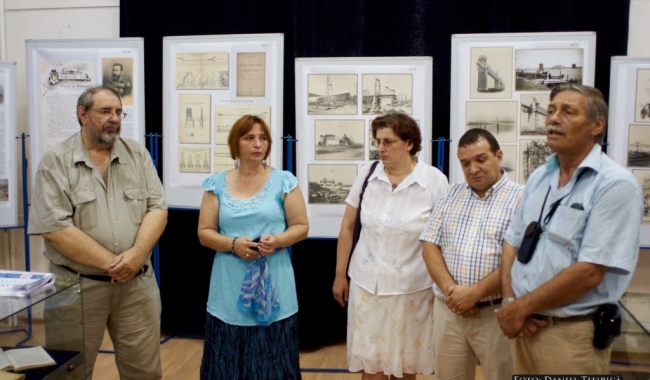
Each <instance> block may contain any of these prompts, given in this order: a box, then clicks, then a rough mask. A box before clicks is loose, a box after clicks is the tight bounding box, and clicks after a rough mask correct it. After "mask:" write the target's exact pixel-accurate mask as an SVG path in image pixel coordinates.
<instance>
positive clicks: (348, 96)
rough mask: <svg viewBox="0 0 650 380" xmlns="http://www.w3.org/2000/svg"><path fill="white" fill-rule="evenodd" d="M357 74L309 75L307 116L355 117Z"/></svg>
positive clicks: (356, 109)
mask: <svg viewBox="0 0 650 380" xmlns="http://www.w3.org/2000/svg"><path fill="white" fill-rule="evenodd" d="M358 80H359V79H358V76H357V74H310V75H308V76H307V93H308V98H309V99H308V100H307V102H308V104H307V114H308V115H356V114H357V113H358V105H357V104H358V101H357V98H358V96H357V92H358Z"/></svg>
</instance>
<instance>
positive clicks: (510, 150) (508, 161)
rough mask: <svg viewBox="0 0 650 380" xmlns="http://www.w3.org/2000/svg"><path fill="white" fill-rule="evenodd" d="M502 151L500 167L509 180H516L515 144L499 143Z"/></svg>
mask: <svg viewBox="0 0 650 380" xmlns="http://www.w3.org/2000/svg"><path fill="white" fill-rule="evenodd" d="M499 147H500V148H501V151H502V152H503V159H502V160H501V169H503V170H505V172H506V174H507V175H508V178H509V179H510V180H511V181H514V182H517V157H519V156H517V145H504V144H499Z"/></svg>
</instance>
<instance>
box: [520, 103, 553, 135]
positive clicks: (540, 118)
mask: <svg viewBox="0 0 650 380" xmlns="http://www.w3.org/2000/svg"><path fill="white" fill-rule="evenodd" d="M550 102H551V101H550V99H549V97H548V94H523V95H521V107H520V109H521V114H520V115H519V133H520V134H521V135H522V136H527V135H528V136H529V135H538V136H545V135H546V110H547V109H548V105H549V103H550Z"/></svg>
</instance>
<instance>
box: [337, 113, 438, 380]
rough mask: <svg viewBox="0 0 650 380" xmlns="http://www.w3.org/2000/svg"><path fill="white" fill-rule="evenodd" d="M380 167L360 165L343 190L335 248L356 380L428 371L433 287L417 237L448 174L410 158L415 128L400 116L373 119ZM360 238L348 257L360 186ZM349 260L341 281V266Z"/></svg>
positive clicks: (415, 148) (416, 146) (417, 138)
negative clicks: (358, 373)
mask: <svg viewBox="0 0 650 380" xmlns="http://www.w3.org/2000/svg"><path fill="white" fill-rule="evenodd" d="M372 136H373V138H375V140H376V142H377V148H378V150H379V155H380V157H381V162H380V163H378V164H377V166H376V168H375V169H374V171H373V172H372V174H370V176H369V177H368V173H369V171H370V167H371V165H366V166H365V167H364V168H363V169H362V170H361V173H360V174H359V176H358V177H357V179H356V180H355V182H354V185H353V186H352V189H350V193H349V195H348V198H347V199H346V203H347V206H346V209H345V214H344V216H343V222H342V224H341V232H340V233H339V240H338V246H337V260H336V278H335V280H334V285H333V287H332V291H333V293H334V298H335V299H336V300H337V301H338V302H339V303H340V304H341V306H345V303H346V302H349V305H348V333H347V351H348V364H349V366H350V371H360V370H363V371H364V372H363V376H362V379H388V378H389V376H392V377H400V378H404V379H415V374H416V373H424V374H429V373H432V372H433V369H434V368H433V363H434V360H433V338H432V336H431V335H432V331H433V329H432V327H433V326H432V325H433V299H434V295H433V290H432V285H433V282H432V281H431V278H430V277H429V274H428V273H427V269H426V266H425V265H424V261H423V260H422V244H421V243H420V242H419V241H418V238H419V236H420V233H421V232H422V230H423V229H424V226H425V224H426V222H427V220H428V218H429V215H430V214H431V210H432V209H433V206H434V204H435V202H436V201H437V200H438V198H439V197H440V195H441V194H442V193H443V192H444V191H445V190H446V189H447V186H448V182H447V177H445V175H444V174H442V173H441V172H440V171H439V170H438V169H436V168H434V167H431V166H428V165H426V164H424V163H422V162H419V161H418V160H417V157H416V154H417V153H418V152H419V151H420V150H421V149H422V148H421V142H422V137H421V134H420V128H419V127H418V125H417V123H416V122H415V120H413V119H412V118H411V117H409V116H407V115H404V114H397V113H395V114H388V115H384V116H379V117H377V118H376V119H375V120H373V122H372ZM366 177H368V185H367V187H366V190H365V192H364V194H363V200H362V205H361V217H360V218H361V225H362V228H361V234H360V236H359V241H358V243H357V245H356V248H355V249H354V252H353V254H352V258H350V249H351V247H352V240H353V231H354V225H355V222H356V218H357V209H358V207H359V195H360V193H361V189H362V186H363V182H364V181H365V179H366ZM348 261H349V263H350V265H349V270H348V273H347V274H348V275H349V276H350V279H351V281H350V283H349V284H348V280H347V278H346V268H347V267H348Z"/></svg>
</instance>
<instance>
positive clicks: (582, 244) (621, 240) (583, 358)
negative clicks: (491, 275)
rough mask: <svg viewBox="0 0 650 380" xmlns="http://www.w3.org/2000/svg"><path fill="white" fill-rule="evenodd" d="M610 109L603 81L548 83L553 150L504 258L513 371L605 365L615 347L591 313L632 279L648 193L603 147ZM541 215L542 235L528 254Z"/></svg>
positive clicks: (528, 192)
mask: <svg viewBox="0 0 650 380" xmlns="http://www.w3.org/2000/svg"><path fill="white" fill-rule="evenodd" d="M607 114H608V110H607V104H606V103H605V101H604V99H603V96H602V94H601V92H600V91H599V90H597V89H594V88H591V87H587V86H581V85H577V84H564V85H560V86H557V87H555V88H554V89H553V91H552V92H551V103H550V105H549V107H548V112H547V116H546V128H547V134H546V136H547V141H548V146H549V147H550V148H551V149H553V151H554V152H555V154H554V155H552V156H550V157H549V158H548V159H547V162H546V164H545V165H543V166H541V167H539V168H538V169H537V170H535V171H534V172H533V173H532V175H531V176H530V178H529V179H528V183H527V185H526V189H525V191H524V196H523V199H522V203H521V205H520V207H519V208H518V209H517V212H516V214H515V217H514V218H513V220H512V221H511V223H510V226H509V227H508V230H507V232H506V236H505V240H506V243H504V247H503V257H502V261H501V287H502V295H503V297H504V300H503V304H504V305H503V306H502V307H501V308H500V309H499V310H498V311H497V318H498V320H499V324H500V326H501V330H503V333H504V334H505V335H506V336H507V337H508V338H510V339H513V338H515V339H514V340H513V341H512V342H511V352H512V355H513V365H514V372H515V374H526V373H528V374H534V373H537V374H543V373H547V374H549V373H562V374H587V373H590V374H594V373H602V374H607V373H608V367H609V360H610V353H611V346H610V347H608V348H605V349H598V348H595V347H594V346H593V340H594V322H593V316H594V313H595V312H596V310H597V309H598V307H599V306H600V305H603V304H616V302H617V301H618V299H619V298H620V296H621V295H622V294H623V292H624V291H625V289H626V288H627V285H628V284H629V282H630V278H631V274H632V272H633V271H634V268H635V266H636V261H637V257H638V250H639V225H640V223H641V219H642V213H643V198H642V194H641V189H640V188H639V185H638V183H637V181H636V180H635V178H634V177H633V176H632V174H631V173H630V172H629V171H628V170H626V169H624V168H622V167H620V166H619V165H617V164H616V163H614V162H613V161H612V160H611V159H610V158H609V157H607V156H606V155H605V154H603V153H602V152H601V146H600V144H602V142H603V140H604V135H605V127H606V125H607ZM534 223H537V224H538V229H541V235H540V237H539V239H538V242H537V246H536V249H533V250H530V251H531V252H532V254H529V255H528V256H526V247H527V246H529V243H530V241H531V240H532V239H531V238H530V236H532V235H535V234H534V233H531V232H532V231H533V230H534V228H532V227H533V226H531V224H534ZM525 235H526V236H525Z"/></svg>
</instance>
